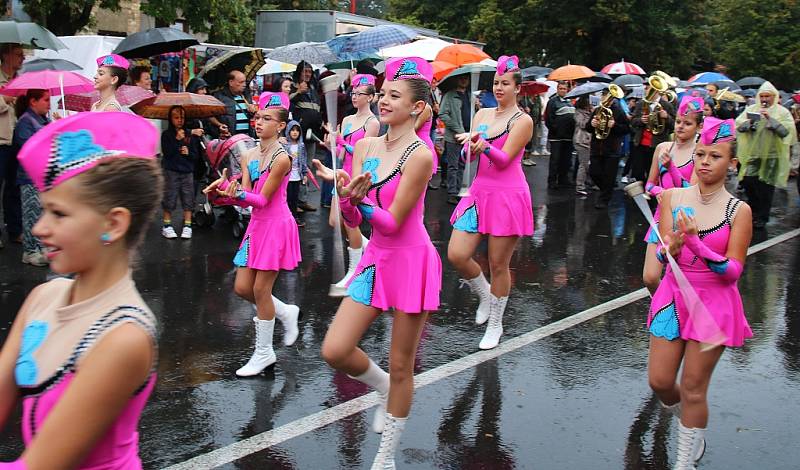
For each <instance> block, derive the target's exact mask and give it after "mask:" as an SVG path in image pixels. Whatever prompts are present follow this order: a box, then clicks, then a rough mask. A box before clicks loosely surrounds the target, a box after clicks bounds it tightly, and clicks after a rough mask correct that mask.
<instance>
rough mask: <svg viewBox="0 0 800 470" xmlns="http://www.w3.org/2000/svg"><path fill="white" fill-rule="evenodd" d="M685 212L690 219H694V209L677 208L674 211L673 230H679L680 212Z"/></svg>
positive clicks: (686, 207)
mask: <svg viewBox="0 0 800 470" xmlns="http://www.w3.org/2000/svg"><path fill="white" fill-rule="evenodd" d="M680 210H683V213H684V214H686V215H687V216H689V217H694V216H695V215H694V214H695V212H694V208H693V207H689V206H677V207H675V208H674V209H672V230H678V211H680Z"/></svg>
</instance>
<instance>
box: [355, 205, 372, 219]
mask: <svg viewBox="0 0 800 470" xmlns="http://www.w3.org/2000/svg"><path fill="white" fill-rule="evenodd" d="M358 210H359V211H361V215H362V216H363V217H364V218H365V219H367V220H371V219H372V214H374V213H375V207H373V206H371V205H369V204H359V205H358Z"/></svg>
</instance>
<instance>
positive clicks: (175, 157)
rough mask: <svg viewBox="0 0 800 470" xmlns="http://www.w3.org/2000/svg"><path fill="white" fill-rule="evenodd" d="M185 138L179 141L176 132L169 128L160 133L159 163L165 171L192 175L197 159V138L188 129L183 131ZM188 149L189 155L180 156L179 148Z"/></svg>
mask: <svg viewBox="0 0 800 470" xmlns="http://www.w3.org/2000/svg"><path fill="white" fill-rule="evenodd" d="M184 131H185V133H186V138H185V139H183V140H181V141H179V140H178V139H176V130H175V129H174V128H169V129H167V130H165V131H164V132H162V133H161V155H162V156H163V159H162V161H161V164H162V166H163V167H164V169H165V170H170V171H175V172H178V173H193V172H194V169H195V164H196V162H197V159H198V157H199V155H198V153H197V152H198V150H197V149H198V148H199V147H198V142H197V136H194V135H192V133H191V132H192V131H190V130H189V129H185V130H184ZM184 145H185V146H186V147H188V148H189V155H183V154H181V147H182V146H184Z"/></svg>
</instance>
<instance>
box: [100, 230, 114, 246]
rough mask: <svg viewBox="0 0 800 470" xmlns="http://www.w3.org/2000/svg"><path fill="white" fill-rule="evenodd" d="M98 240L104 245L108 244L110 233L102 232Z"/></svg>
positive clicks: (109, 242)
mask: <svg viewBox="0 0 800 470" xmlns="http://www.w3.org/2000/svg"><path fill="white" fill-rule="evenodd" d="M100 241H101V242H102V243H103V245H105V246H108V245H110V244H111V235H109V234H108V232H104V233H103V234H102V235H100Z"/></svg>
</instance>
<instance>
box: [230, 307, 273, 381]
mask: <svg viewBox="0 0 800 470" xmlns="http://www.w3.org/2000/svg"><path fill="white" fill-rule="evenodd" d="M253 322H254V323H255V324H256V347H255V351H253V355H252V356H250V360H249V361H247V364H245V365H244V367H242V368H241V369H239V370H237V371H236V375H238V376H239V377H252V376H254V375H258V374H260V373H261V371H263V370H264V369H266V368H267V367H269V366H271V365H272V364H275V360H276V358H275V351H273V349H272V333H273V332H274V331H275V319H272V320H259V319H258V317H253Z"/></svg>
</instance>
